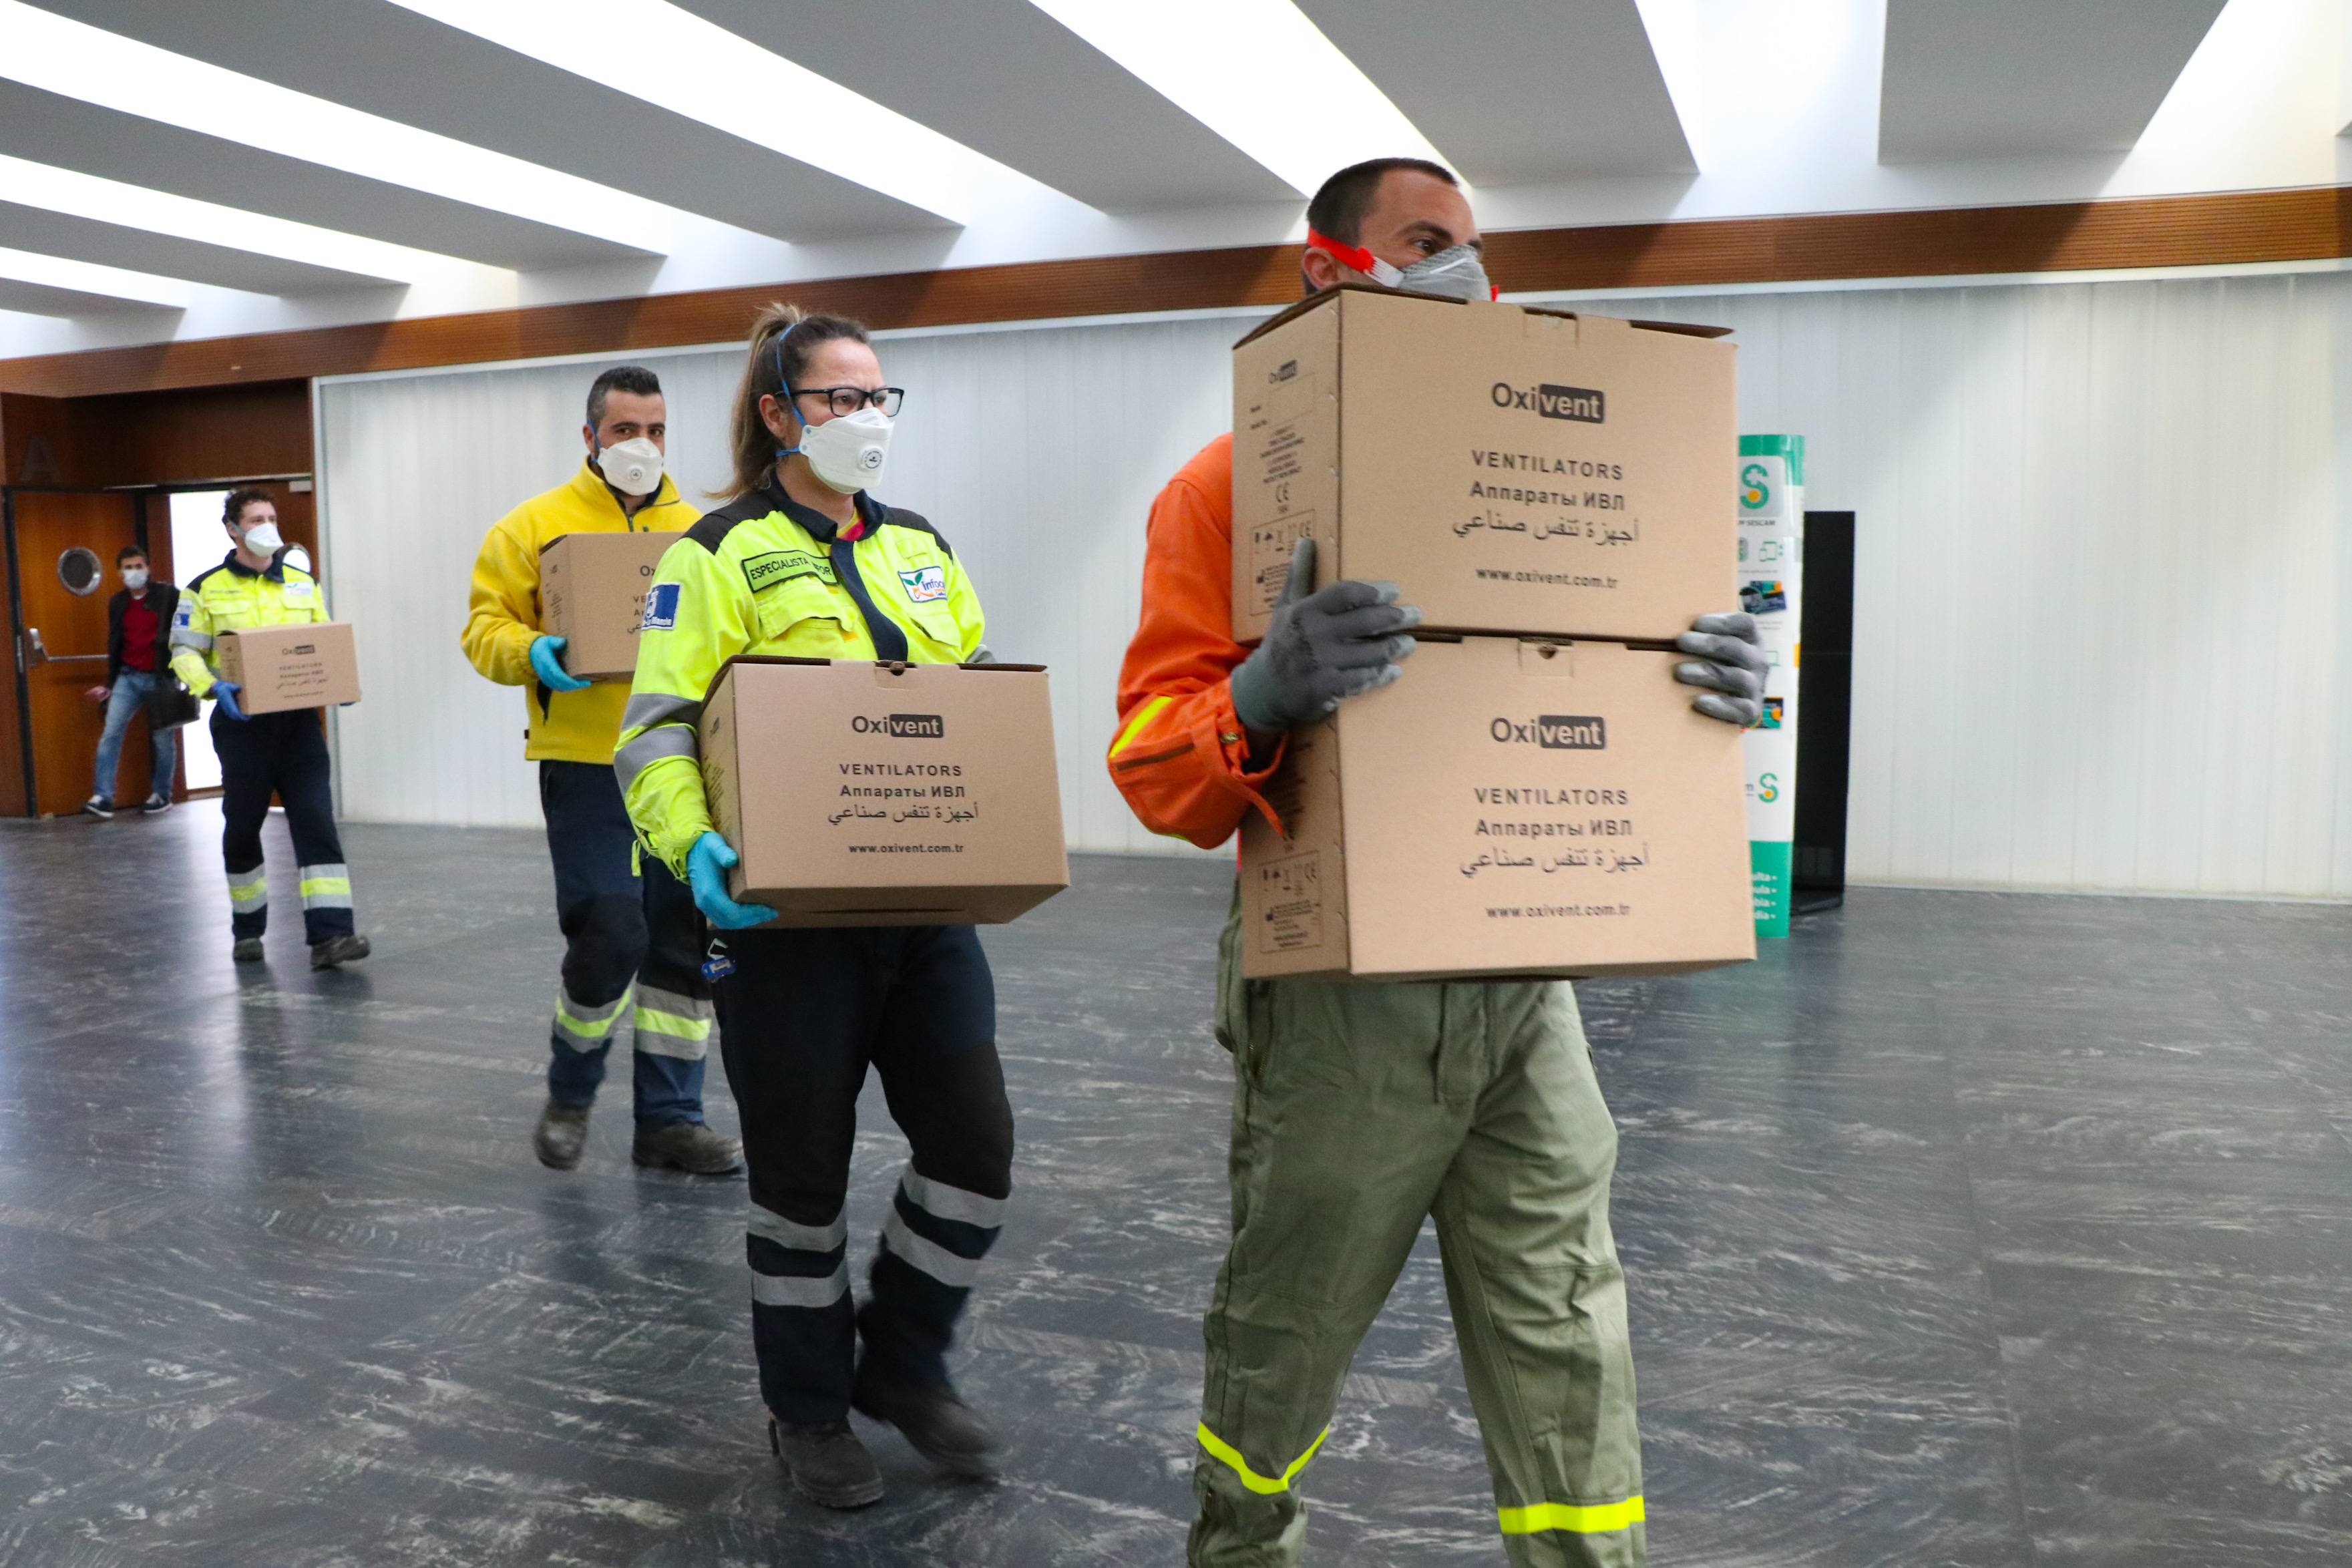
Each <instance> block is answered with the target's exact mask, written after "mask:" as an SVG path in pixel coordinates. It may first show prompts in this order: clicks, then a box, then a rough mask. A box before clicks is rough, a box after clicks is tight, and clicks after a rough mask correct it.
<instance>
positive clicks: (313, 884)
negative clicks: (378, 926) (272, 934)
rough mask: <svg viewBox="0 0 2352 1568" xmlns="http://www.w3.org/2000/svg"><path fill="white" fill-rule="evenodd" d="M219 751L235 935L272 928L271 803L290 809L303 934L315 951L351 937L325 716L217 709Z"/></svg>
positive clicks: (306, 711)
mask: <svg viewBox="0 0 2352 1568" xmlns="http://www.w3.org/2000/svg"><path fill="white" fill-rule="evenodd" d="M212 729H213V750H214V751H215V752H218V753H219V754H220V765H221V863H222V867H223V868H224V869H226V871H227V872H228V885H229V911H230V912H229V930H230V931H232V932H233V933H234V934H236V935H237V936H239V937H247V936H259V935H260V934H261V933H262V932H263V931H266V930H268V926H269V899H268V890H267V889H266V887H265V886H264V884H263V882H262V879H261V826H262V824H263V823H265V822H268V820H269V797H270V796H271V795H277V797H278V804H280V805H283V806H285V808H286V826H288V827H289V829H291V830H292V832H293V835H294V859H295V861H296V863H297V864H298V865H299V867H300V868H301V869H300V876H301V880H302V936H303V940H304V941H305V942H309V943H310V945H311V946H312V947H316V946H318V945H319V944H320V942H325V941H327V940H328V939H330V938H331V937H338V936H349V935H350V934H351V933H352V883H351V868H349V867H347V866H345V865H344V864H343V841H342V838H341V836H340V835H338V834H337V833H336V832H335V794H334V779H333V770H332V768H331V765H330V763H328V761H327V736H326V732H325V731H324V729H323V728H322V727H321V725H320V717H319V710H317V709H316V708H298V709H294V710H290V711H287V712H281V713H259V714H256V715H255V716H254V717H252V718H250V719H243V720H238V719H229V718H226V717H224V716H223V715H222V714H221V712H220V710H219V709H218V708H215V709H214V710H213V720H212Z"/></svg>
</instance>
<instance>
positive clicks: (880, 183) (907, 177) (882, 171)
mask: <svg viewBox="0 0 2352 1568" xmlns="http://www.w3.org/2000/svg"><path fill="white" fill-rule="evenodd" d="M392 4H394V5H399V6H402V7H404V9H407V10H410V11H414V12H415V13H416V14H417V15H418V16H430V17H432V18H433V19H434V20H435V21H436V22H441V23H444V24H446V26H452V27H456V28H457V29H458V30H459V31H461V32H467V33H471V34H473V35H474V36H475V37H478V38H485V39H488V41H489V42H491V43H494V44H498V45H499V46H501V47H505V48H509V49H512V50H514V51H515V52H516V53H517V54H520V55H528V56H530V58H533V59H535V60H540V61H543V62H544V63H546V64H548V65H551V66H554V67H555V68H558V69H560V70H567V71H570V72H571V73H572V75H574V76H578V77H584V78H586V79H588V80H590V81H593V82H597V83H599V84H601V85H603V86H605V87H609V88H611V89H614V91H616V92H625V93H627V94H628V95H629V96H631V97H632V98H641V99H643V100H646V102H648V103H651V104H655V105H657V106H658V107H660V108H662V109H665V110H668V111H669V112H670V113H672V114H679V115H684V116H685V117H686V118H688V119H689V120H695V121H700V122H701V123H703V124H705V125H708V126H710V127H712V128H713V129H715V130H719V131H724V132H727V133H728V134H729V135H730V136H736V137H740V138H741V139H742V140H744V141H746V142H751V143H752V144H754V145H755V146H761V147H765V148H767V149H768V150H770V151H771V152H774V153H782V154H783V155H784V156H786V157H788V158H793V159H796V160H798V161H799V162H801V163H806V164H809V165H810V166H811V167H813V168H818V169H823V170H824V171H825V172H826V173H827V174H836V175H839V176H840V177H841V178H843V179H845V180H849V181H852V182H854V183H856V184H860V185H864V186H866V188H867V189H869V190H875V191H879V192H881V193H882V194H883V195H886V196H893V197H896V198H897V199H898V200H899V201H902V202H905V203H907V204H908V205H910V206H917V207H920V208H922V209H923V210H924V211H925V212H929V213H937V214H938V215H939V216H941V217H944V218H947V219H950V221H952V222H955V223H960V224H968V223H970V222H971V220H972V219H973V218H974V217H975V216H978V215H979V214H980V213H981V212H982V211H983V210H986V209H988V208H989V207H991V206H992V205H997V204H1000V203H1001V202H1002V201H1003V198H1004V197H1005V196H1006V195H1009V194H1013V193H1015V192H1018V193H1019V194H1020V195H1024V196H1029V197H1037V196H1041V195H1042V196H1050V197H1052V198H1054V199H1055V200H1056V201H1058V202H1061V203H1066V204H1068V205H1070V206H1071V207H1072V208H1075V209H1076V210H1079V211H1084V210H1086V209H1085V208H1084V206H1083V205H1082V204H1079V203H1076V202H1074V201H1072V200H1071V198H1069V197H1067V196H1063V195H1060V193H1058V192H1054V191H1052V190H1050V188H1049V187H1047V186H1045V185H1044V184H1040V183H1039V182H1037V181H1035V180H1033V179H1031V178H1030V177H1029V176H1028V175H1026V174H1022V173H1021V172H1020V171H1018V170H1017V169H1013V168H1011V167H1009V166H1008V165H1006V164H1003V163H998V162H997V161H996V160H995V159H993V158H991V157H989V156H987V155H986V154H984V153H977V152H974V151H973V150H972V149H971V148H970V147H967V146H965V145H964V144H963V143H962V142H958V141H956V140H954V139H953V138H952V137H949V136H942V135H941V134H940V133H939V132H936V131H934V130H932V129H931V128H930V127H929V126H927V125H924V124H922V123H921V122H920V121H914V120H909V119H908V117H907V116H905V115H903V114H900V113H898V111H897V110H891V109H886V108H884V107H883V106H882V105H881V104H878V103H877V102H875V101H874V100H872V99H870V98H866V97H865V96H864V95H862V94H860V93H856V92H852V91H851V90H850V89H847V88H845V87H843V86H841V85H840V84H839V83H838V82H835V81H831V80H828V79H825V78H824V77H821V76H819V75H817V74H816V73H815V72H814V71H812V70H810V69H808V68H806V67H804V66H799V65H795V64H793V62H792V61H791V60H788V59H785V58H782V56H780V55H776V54H772V53H771V52H770V51H768V50H766V49H763V48H761V47H760V46H759V45H757V44H754V43H752V42H751V41H750V40H749V39H746V38H741V37H737V36H736V35H735V34H733V33H730V32H729V31H727V29H725V28H724V27H721V26H718V25H717V24H716V23H713V22H710V21H708V20H706V19H704V18H703V17H700V16H696V15H695V14H694V13H693V12H691V11H687V10H684V9H681V8H680V7H678V6H677V5H669V4H667V0H392ZM877 47H888V46H887V43H883V44H881V45H879V46H877ZM688 84H690V85H688Z"/></svg>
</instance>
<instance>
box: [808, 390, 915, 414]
mask: <svg viewBox="0 0 2352 1568" xmlns="http://www.w3.org/2000/svg"><path fill="white" fill-rule="evenodd" d="M793 396H794V397H822V398H824V400H825V405H826V406H827V407H829V408H831V409H832V410H833V411H834V413H835V414H855V413H856V412H857V411H858V410H859V409H861V408H864V407H866V406H867V405H872V406H874V407H876V408H878V409H880V410H881V411H882V417H884V418H885V419H896V418H897V417H898V408H899V405H902V404H904V403H905V402H906V401H907V389H906V388H905V387H903V386H877V387H875V388H873V389H872V390H871V391H868V390H867V389H866V388H865V387H862V386H803V387H802V388H801V389H800V390H799V391H798V392H795V393H793Z"/></svg>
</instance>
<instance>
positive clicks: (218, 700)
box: [213, 680, 253, 724]
mask: <svg viewBox="0 0 2352 1568" xmlns="http://www.w3.org/2000/svg"><path fill="white" fill-rule="evenodd" d="M244 689H245V688H244V687H242V686H239V685H238V684H237V683H236V681H234V680H215V681H214V682H213V703H214V705H215V707H217V708H218V709H219V710H220V711H222V712H224V713H226V714H227V715H228V716H229V717H230V718H232V719H234V720H236V721H237V722H238V723H240V724H243V723H246V722H247V721H249V720H250V719H251V718H252V717H253V716H252V715H251V714H249V713H247V711H246V710H244V709H242V708H239V707H238V706H237V705H236V694H237V693H238V692H240V691H242V690H244Z"/></svg>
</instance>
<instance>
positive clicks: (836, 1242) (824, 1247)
mask: <svg viewBox="0 0 2352 1568" xmlns="http://www.w3.org/2000/svg"><path fill="white" fill-rule="evenodd" d="M743 1228H744V1229H746V1230H748V1231H750V1232H751V1234H752V1235H753V1236H761V1237H767V1238H768V1239H769V1240H770V1241H772V1242H774V1243H775V1244H776V1245H777V1246H778V1247H791V1248H792V1249H793V1251H794V1252H831V1251H832V1250H833V1249H834V1248H835V1247H840V1246H843V1245H844V1244H845V1243H846V1242H847V1241H848V1240H849V1216H848V1215H846V1214H837V1215H834V1216H833V1223H832V1224H831V1225H825V1226H816V1225H801V1224H798V1223H796V1222H795V1221H793V1220H788V1219H786V1218H785V1217H784V1216H783V1215H780V1214H778V1213H776V1212H775V1211H774V1210H773V1209H763V1208H761V1206H760V1205H757V1204H753V1205H751V1218H750V1219H749V1220H747V1221H746V1222H744V1226H743Z"/></svg>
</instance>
